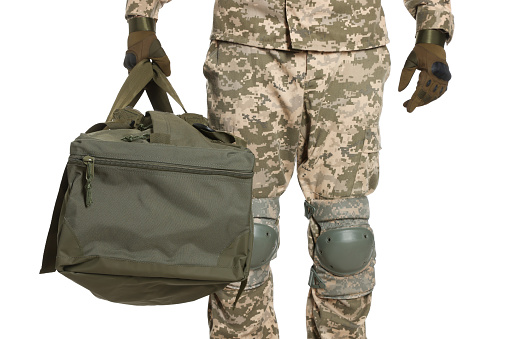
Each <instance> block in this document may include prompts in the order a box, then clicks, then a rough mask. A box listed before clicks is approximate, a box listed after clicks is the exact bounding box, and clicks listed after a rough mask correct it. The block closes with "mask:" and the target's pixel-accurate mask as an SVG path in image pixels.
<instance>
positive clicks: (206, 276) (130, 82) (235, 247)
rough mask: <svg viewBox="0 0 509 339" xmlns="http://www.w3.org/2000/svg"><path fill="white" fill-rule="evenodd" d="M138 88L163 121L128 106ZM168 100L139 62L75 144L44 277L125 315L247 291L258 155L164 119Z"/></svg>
mask: <svg viewBox="0 0 509 339" xmlns="http://www.w3.org/2000/svg"><path fill="white" fill-rule="evenodd" d="M144 89H145V90H146V91H147V94H148V95H149V97H150V99H151V102H152V105H153V106H154V108H155V109H160V110H163V111H152V112H148V113H147V114H146V116H143V115H142V114H141V113H139V112H138V111H136V110H134V109H132V108H131V107H129V106H132V105H134V104H135V103H136V101H137V100H138V99H139V97H140V95H141V94H140V93H143V91H144ZM166 93H169V94H170V95H171V96H172V97H173V98H174V99H175V100H176V101H177V102H178V103H179V104H181V103H180V100H179V99H178V96H177V95H176V93H175V92H174V90H173V88H172V87H171V85H170V83H169V82H168V80H167V79H166V77H165V76H164V74H163V73H162V72H161V70H160V69H158V67H157V66H155V65H154V66H153V65H152V64H151V63H150V62H148V61H146V62H142V63H140V64H138V65H137V66H136V67H135V68H134V69H133V70H132V71H131V73H130V75H129V77H128V78H127V80H126V82H125V84H124V86H123V87H122V89H121V90H120V92H119V95H118V97H117V100H116V101H115V103H114V105H113V108H112V109H111V112H110V115H109V117H108V119H107V122H106V123H101V124H97V125H95V126H93V127H92V128H91V129H89V130H88V131H87V133H84V134H81V135H80V136H79V137H78V138H77V139H76V140H75V141H73V142H72V143H71V151H70V156H69V160H68V163H67V166H66V169H65V171H64V175H63V178H62V183H61V187H60V190H59V193H58V197H57V202H56V204H55V209H54V212H53V219H52V222H51V226H50V230H49V233H48V239H47V242H46V248H45V251H44V258H43V265H42V269H41V273H49V272H54V271H55V270H57V271H58V272H60V273H61V274H63V275H64V276H66V277H67V278H69V279H71V280H73V281H74V282H76V283H78V284H80V285H81V286H83V287H85V288H87V289H89V290H90V291H91V292H92V293H93V294H94V295H95V296H97V297H99V298H102V299H106V300H109V301H113V302H118V303H124V304H132V305H167V304H176V303H182V302H187V301H191V300H195V299H198V298H201V297H203V296H206V295H208V294H210V293H212V292H214V291H217V290H220V289H222V288H224V287H225V286H226V285H227V284H229V283H231V282H235V281H243V282H244V284H242V285H245V281H246V279H247V274H248V271H249V264H250V258H251V251H252V242H253V223H252V215H251V188H252V180H253V166H254V156H253V154H252V153H251V152H250V151H249V150H248V149H247V148H245V143H243V141H242V140H240V139H238V138H235V137H234V136H232V135H230V134H227V133H224V132H218V131H214V130H212V129H211V128H209V127H208V126H206V119H205V118H203V117H202V116H200V115H196V114H189V113H186V114H183V115H180V116H177V115H174V114H173V113H168V112H171V106H170V104H169V101H168V97H167V95H166ZM126 106H128V107H127V108H126ZM241 290H242V288H241ZM239 295H240V292H239Z"/></svg>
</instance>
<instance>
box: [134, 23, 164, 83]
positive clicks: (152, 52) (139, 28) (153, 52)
mask: <svg viewBox="0 0 509 339" xmlns="http://www.w3.org/2000/svg"><path fill="white" fill-rule="evenodd" d="M128 23H129V37H128V38H127V51H126V52H125V53H126V54H125V58H124V67H125V68H127V69H128V70H131V69H132V68H133V67H134V66H136V64H137V63H138V62H140V61H141V60H144V59H152V61H153V62H155V63H156V64H157V65H158V66H159V68H161V70H162V71H163V73H164V74H165V75H166V76H169V75H170V74H171V68H170V59H168V56H167V55H166V53H165V52H164V49H163V48H162V47H161V43H160V42H159V40H158V39H157V37H156V32H155V31H156V30H155V20H154V19H152V18H146V17H136V18H132V19H129V20H128Z"/></svg>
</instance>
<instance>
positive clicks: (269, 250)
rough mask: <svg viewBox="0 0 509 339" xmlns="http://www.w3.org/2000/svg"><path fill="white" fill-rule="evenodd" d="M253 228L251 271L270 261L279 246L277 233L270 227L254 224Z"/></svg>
mask: <svg viewBox="0 0 509 339" xmlns="http://www.w3.org/2000/svg"><path fill="white" fill-rule="evenodd" d="M253 228H254V239H253V255H252V256H251V269H256V268H259V267H260V266H262V265H263V264H266V263H268V262H269V261H270V260H271V259H272V257H273V256H274V254H275V253H276V251H277V248H278V246H279V237H278V233H277V231H276V230H275V229H274V228H272V227H270V226H267V225H262V224H257V223H255V224H254V226H253Z"/></svg>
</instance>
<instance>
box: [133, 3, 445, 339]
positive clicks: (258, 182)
mask: <svg viewBox="0 0 509 339" xmlns="http://www.w3.org/2000/svg"><path fill="white" fill-rule="evenodd" d="M166 2H168V1H150V0H128V2H127V15H142V16H150V17H154V18H155V17H157V12H158V10H159V8H160V7H161V6H162V5H163V4H164V3H166ZM404 3H405V5H406V7H407V8H408V10H409V11H410V13H411V14H412V15H413V16H414V17H416V19H417V29H418V30H421V29H442V30H444V31H446V32H447V33H448V35H449V40H450V39H451V37H452V33H453V17H452V14H451V12H450V2H449V1H448V0H405V1H404ZM211 40H212V41H211V45H210V48H209V51H208V53H207V58H206V61H205V65H204V74H205V76H206V78H207V80H208V83H207V93H208V116H209V120H210V123H211V126H212V127H213V128H216V129H220V130H226V131H228V132H230V133H234V134H238V135H240V136H241V137H242V138H244V139H245V140H246V141H247V142H248V147H249V148H250V149H251V151H252V152H253V153H254V154H255V156H256V164H255V178H254V184H253V217H254V221H255V223H261V224H264V225H268V226H270V227H272V228H274V229H275V230H279V202H278V201H279V197H280V196H281V195H282V193H283V192H284V191H285V189H286V187H287V185H288V183H289V181H290V178H291V176H292V173H293V170H294V164H295V161H296V162H297V176H298V180H299V184H300V186H301V188H302V191H303V193H304V195H305V198H306V215H307V217H308V218H309V227H308V239H309V254H310V256H311V258H312V259H313V263H314V265H313V269H312V275H311V278H312V279H311V281H312V282H316V284H314V283H312V284H311V285H312V288H310V291H309V295H308V302H307V310H306V318H307V328H308V338H365V337H366V333H365V319H366V316H367V314H368V312H369V308H370V305H371V291H372V290H373V287H374V284H375V279H374V264H375V258H374V256H373V257H372V259H371V261H370V262H369V263H368V265H367V266H366V267H365V269H363V270H362V271H361V272H359V273H356V274H353V275H347V276H341V277H340V276H337V275H334V274H332V273H330V272H329V271H327V270H326V269H325V268H324V266H323V265H322V263H321V262H320V261H319V260H318V258H317V256H316V255H315V247H316V239H317V238H318V236H319V235H321V234H323V233H324V232H327V231H330V230H335V229H338V228H354V227H356V228H359V227H361V228H366V229H369V230H371V228H370V226H369V224H368V218H369V206H368V200H367V198H366V196H367V195H368V194H370V193H372V192H373V191H374V189H375V188H376V186H377V183H378V171H379V169H378V152H379V150H380V133H379V127H378V122H379V118H380V113H381V109H382V96H383V87H384V83H385V81H386V79H387V77H388V75H389V71H390V58H389V53H388V50H387V48H386V47H385V45H386V44H387V43H388V39H387V32H386V29H385V19H384V15H383V10H382V8H381V6H380V0H317V1H306V0H252V1H246V0H216V4H215V9H214V24H213V30H212V36H211ZM237 289H238V284H232V285H231V286H228V287H227V288H225V289H224V290H222V291H220V292H218V293H215V294H213V295H211V296H210V298H209V325H210V335H211V338H214V339H216V338H217V339H219V338H278V337H279V335H278V328H277V322H276V317H275V314H274V309H273V301H272V294H273V288H272V273H271V270H270V265H269V264H266V265H264V266H262V267H260V268H258V269H255V270H252V271H251V272H250V275H249V278H248V286H247V288H246V291H245V292H244V293H243V295H242V296H241V298H240V300H239V302H238V305H237V307H236V309H235V310H234V309H233V302H234V300H235V296H236V294H237Z"/></svg>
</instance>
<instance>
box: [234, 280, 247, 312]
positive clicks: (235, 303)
mask: <svg viewBox="0 0 509 339" xmlns="http://www.w3.org/2000/svg"><path fill="white" fill-rule="evenodd" d="M246 286H247V278H246V279H244V280H242V281H241V282H240V288H239V291H238V292H237V296H236V297H235V301H234V302H233V309H235V307H236V306H237V301H239V299H240V295H241V294H242V292H244V289H245V288H246Z"/></svg>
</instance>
